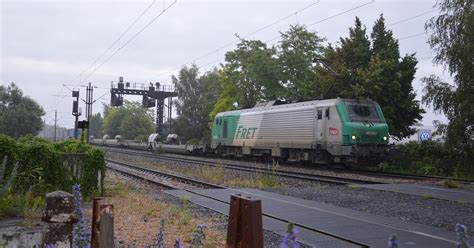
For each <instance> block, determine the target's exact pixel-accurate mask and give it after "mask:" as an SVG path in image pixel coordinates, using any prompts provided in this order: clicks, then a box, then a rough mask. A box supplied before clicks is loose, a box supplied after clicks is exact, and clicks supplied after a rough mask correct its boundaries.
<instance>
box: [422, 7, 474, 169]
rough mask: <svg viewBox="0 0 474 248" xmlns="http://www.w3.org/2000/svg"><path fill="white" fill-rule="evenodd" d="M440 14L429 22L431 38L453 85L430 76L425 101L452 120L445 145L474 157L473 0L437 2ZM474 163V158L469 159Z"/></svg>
mask: <svg viewBox="0 0 474 248" xmlns="http://www.w3.org/2000/svg"><path fill="white" fill-rule="evenodd" d="M437 7H438V8H439V11H440V15H438V16H436V17H433V18H432V19H430V20H429V21H428V22H427V23H426V26H425V27H426V30H427V31H432V32H433V33H432V34H431V37H430V38H429V40H428V43H429V44H430V46H431V48H432V49H434V51H435V52H436V56H435V58H434V62H435V63H436V64H442V65H444V66H445V67H446V68H447V69H448V71H449V73H450V74H451V76H452V77H453V78H454V84H450V83H447V82H444V81H443V80H442V79H441V78H439V77H437V76H435V75H431V76H429V77H425V78H423V81H424V83H425V89H424V95H423V98H422V101H423V102H424V103H425V104H427V105H431V106H433V108H434V110H435V111H438V112H441V113H444V114H445V115H446V116H447V117H448V120H449V123H448V125H447V127H446V137H447V140H446V145H447V146H448V147H449V148H452V149H454V150H455V151H457V152H458V153H459V154H462V155H463V156H465V157H468V158H471V159H472V158H473V157H474V140H473V136H474V97H473V96H474V67H473V60H474V59H473V58H474V11H473V10H474V5H473V2H472V0H449V1H448V0H444V1H439V2H438V3H437ZM470 162H471V163H472V161H470Z"/></svg>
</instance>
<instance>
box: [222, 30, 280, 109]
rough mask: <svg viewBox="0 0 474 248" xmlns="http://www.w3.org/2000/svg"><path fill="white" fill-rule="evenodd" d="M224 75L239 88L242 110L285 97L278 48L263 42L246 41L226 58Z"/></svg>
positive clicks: (239, 102) (239, 103)
mask: <svg viewBox="0 0 474 248" xmlns="http://www.w3.org/2000/svg"><path fill="white" fill-rule="evenodd" d="M225 61H226V64H225V65H224V66H223V67H224V68H223V72H224V73H225V74H226V75H225V77H226V78H227V80H228V81H229V82H230V83H232V84H233V85H235V88H236V89H237V98H238V101H237V104H238V108H251V107H253V106H255V104H256V103H257V102H260V101H267V100H275V99H278V98H280V97H281V96H283V95H284V94H285V92H284V88H283V86H282V85H281V83H280V80H279V79H280V76H279V67H278V59H277V52H276V48H275V47H267V45H266V44H265V43H264V42H262V41H259V40H244V39H241V42H240V43H239V44H237V48H236V49H235V50H233V51H229V52H227V53H226V55H225Z"/></svg>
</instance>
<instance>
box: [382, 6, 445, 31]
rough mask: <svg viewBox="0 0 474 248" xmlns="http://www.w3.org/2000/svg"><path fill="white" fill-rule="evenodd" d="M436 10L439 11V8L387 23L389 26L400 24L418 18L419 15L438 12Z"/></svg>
mask: <svg viewBox="0 0 474 248" xmlns="http://www.w3.org/2000/svg"><path fill="white" fill-rule="evenodd" d="M436 11H438V10H437V9H433V10H430V11H426V12H423V13H421V14H417V15H414V16H411V17H408V18H406V19H402V20H400V21H396V22H392V23H389V24H388V25H387V27H391V26H395V25H398V24H400V23H403V22H407V21H410V20H413V19H416V18H418V17H421V16H424V15H427V14H430V13H433V12H436Z"/></svg>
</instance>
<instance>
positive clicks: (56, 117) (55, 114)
mask: <svg viewBox="0 0 474 248" xmlns="http://www.w3.org/2000/svg"><path fill="white" fill-rule="evenodd" d="M57 122H58V110H55V111H54V141H56V124H57Z"/></svg>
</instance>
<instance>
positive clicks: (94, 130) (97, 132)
mask: <svg viewBox="0 0 474 248" xmlns="http://www.w3.org/2000/svg"><path fill="white" fill-rule="evenodd" d="M91 135H92V136H94V138H96V139H98V138H102V135H103V134H102V116H101V115H100V113H97V114H95V115H92V116H91V118H90V120H89V136H91Z"/></svg>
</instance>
